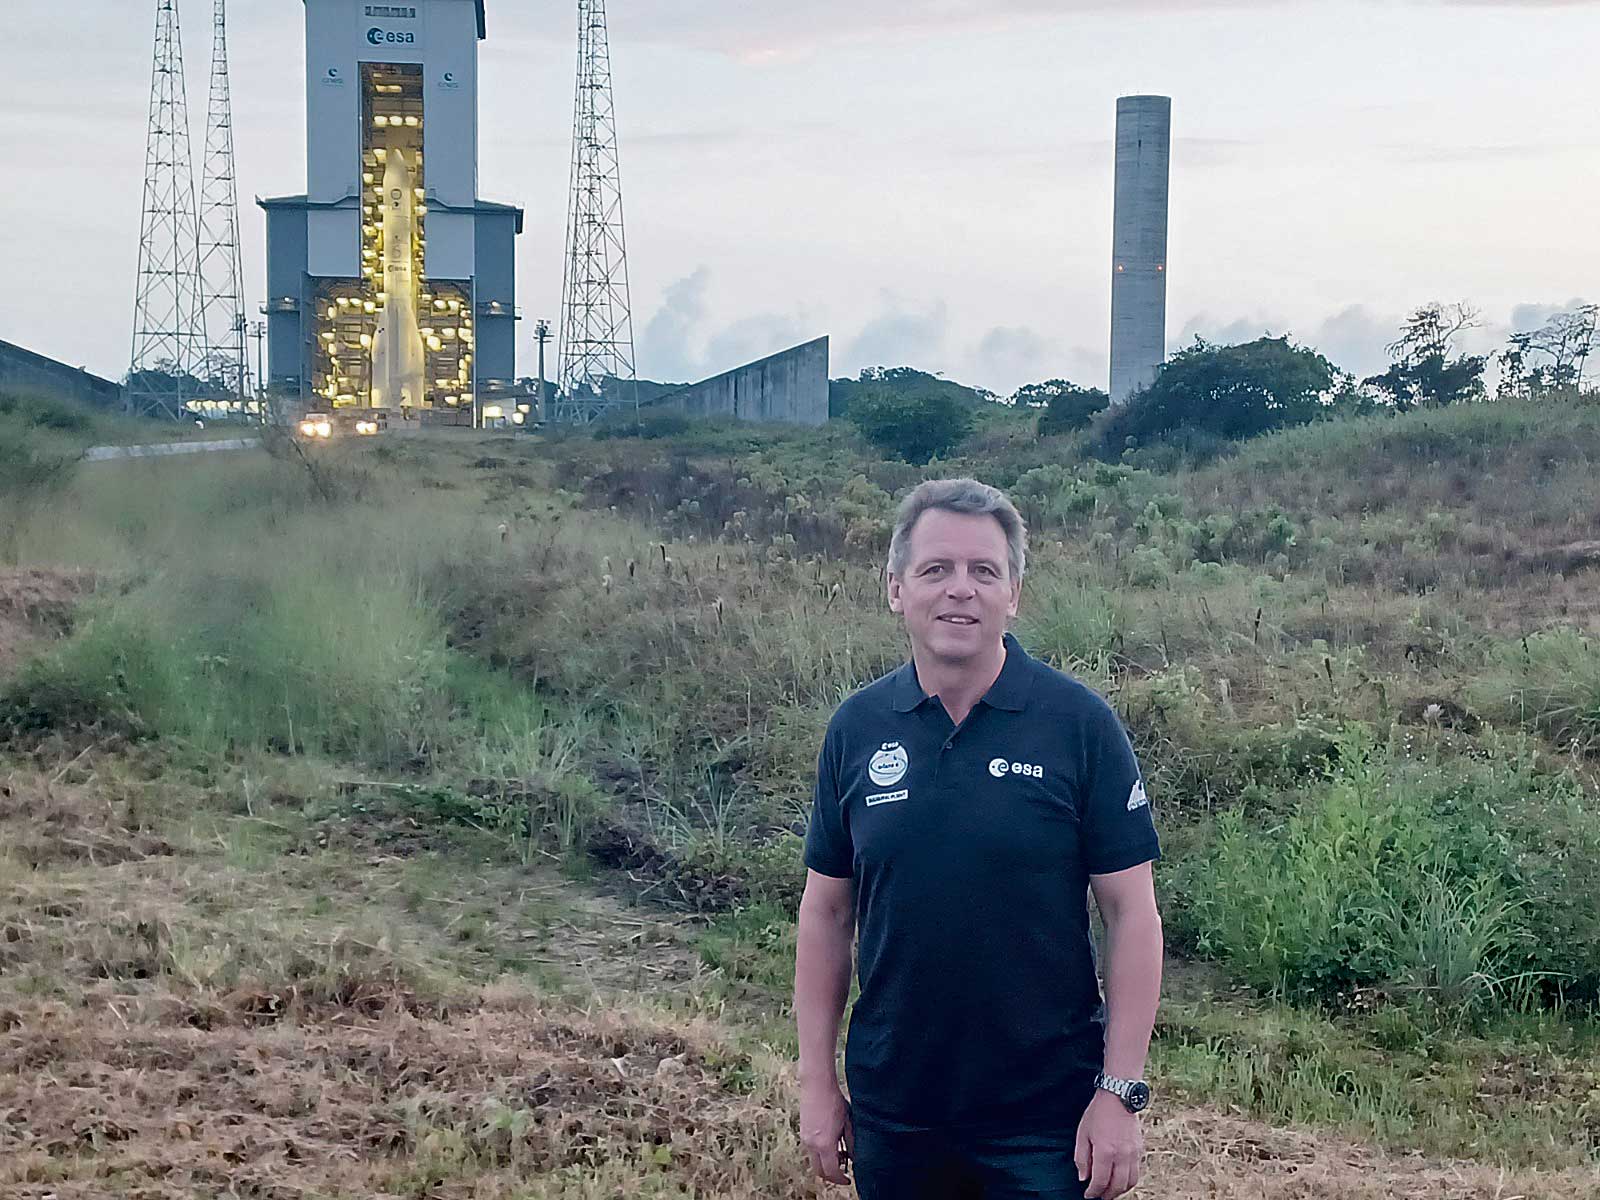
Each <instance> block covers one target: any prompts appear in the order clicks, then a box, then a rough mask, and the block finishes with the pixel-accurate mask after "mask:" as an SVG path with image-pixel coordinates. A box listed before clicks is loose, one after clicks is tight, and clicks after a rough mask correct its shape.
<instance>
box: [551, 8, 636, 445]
mask: <svg viewBox="0 0 1600 1200" xmlns="http://www.w3.org/2000/svg"><path fill="white" fill-rule="evenodd" d="M562 296H563V298H562V304H561V337H560V346H559V353H560V361H561V390H560V394H559V395H558V396H557V397H556V399H555V402H554V403H553V404H552V406H551V408H552V411H551V413H550V417H551V419H552V420H554V421H560V422H566V423H570V424H580V425H581V424H588V423H589V422H590V421H593V420H594V419H595V418H596V417H599V416H601V415H602V414H603V413H605V412H607V411H609V410H611V409H615V408H621V407H628V408H632V407H634V406H635V405H636V403H637V401H636V398H635V388H634V365H633V320H632V318H631V316H630V315H629V307H628V258H627V249H626V243H625V240H624V238H623V232H622V180H621V174H620V172H619V170H618V166H617V123H616V113H615V111H614V109H613V107H612V100H611V50H610V46H609V42H608V39H607V36H606V6H605V0H578V86H577V94H576V96H575V98H574V101H573V129H572V197H571V203H570V206H569V208H568V211H567V265H566V279H565V283H564V286H563V288H562Z"/></svg>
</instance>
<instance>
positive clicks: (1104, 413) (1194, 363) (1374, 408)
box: [829, 303, 1600, 463]
mask: <svg viewBox="0 0 1600 1200" xmlns="http://www.w3.org/2000/svg"><path fill="white" fill-rule="evenodd" d="M1597 315H1600V305H1595V304H1583V305H1579V306H1577V307H1576V308H1573V309H1571V310H1570V311H1567V312H1561V313H1557V314H1556V315H1554V316H1552V317H1551V318H1550V319H1549V320H1547V321H1546V322H1545V323H1544V324H1543V325H1542V326H1540V327H1539V328H1537V329H1532V330H1526V331H1523V332H1518V333H1514V334H1512V335H1511V337H1510V339H1509V341H1508V342H1507V344H1506V346H1505V348H1504V349H1502V350H1500V351H1498V352H1497V353H1494V354H1469V353H1466V352H1465V351H1464V350H1463V349H1462V348H1461V343H1462V341H1463V335H1464V334H1466V333H1467V332H1468V331H1469V330H1472V329H1475V328H1477V327H1479V325H1480V324H1481V321H1480V317H1479V313H1478V311H1477V310H1476V309H1474V308H1473V307H1471V306H1470V305H1468V304H1465V303H1456V304H1441V303H1434V304H1426V305H1423V306H1422V307H1420V308H1418V309H1416V310H1415V311H1414V312H1412V313H1411V314H1410V315H1409V316H1408V317H1407V318H1406V319H1405V321H1404V322H1403V324H1402V325H1401V328H1400V331H1399V333H1398V336H1397V337H1396V338H1395V340H1394V341H1393V342H1391V343H1389V345H1388V346H1387V347H1386V348H1385V349H1386V352H1387V354H1388V355H1389V358H1390V363H1389V365H1388V367H1387V368H1386V369H1385V370H1384V371H1382V372H1380V373H1378V374H1376V375H1370V376H1367V377H1365V378H1361V377H1358V376H1356V375H1354V374H1352V373H1350V372H1348V371H1344V370H1342V369H1341V368H1339V367H1338V366H1336V365H1335V364H1334V363H1332V362H1330V361H1329V360H1328V359H1327V358H1326V357H1324V356H1323V355H1322V354H1320V353H1318V352H1317V351H1316V350H1315V349H1313V348H1312V347H1310V346H1303V345H1298V344H1296V343H1295V342H1293V341H1292V340H1291V339H1290V338H1289V337H1287V336H1281V337H1261V338H1257V339H1256V340H1255V341H1253V342H1244V343H1240V344H1237V345H1216V344H1213V343H1211V342H1207V341H1206V340H1205V339H1203V338H1200V337H1196V338H1195V341H1194V344H1193V345H1191V346H1188V347H1186V348H1185V349H1183V350H1180V351H1178V352H1177V353H1176V354H1174V355H1172V357H1171V358H1169V359H1168V360H1167V362H1166V363H1165V364H1164V365H1163V366H1162V367H1161V369H1160V371H1159V372H1158V373H1157V375H1156V378H1155V380H1154V381H1153V382H1152V383H1151V384H1150V385H1149V386H1148V387H1146V388H1144V389H1143V390H1142V391H1140V392H1137V393H1135V394H1134V395H1133V396H1131V397H1130V398H1129V399H1128V401H1127V402H1126V403H1124V404H1119V405H1116V406H1115V407H1113V406H1112V405H1111V401H1110V397H1109V396H1108V395H1107V394H1106V393H1105V392H1104V391H1103V390H1101V389H1099V388H1091V387H1084V386H1081V385H1078V384H1074V383H1071V382H1069V381H1067V380H1064V379H1049V380H1045V381H1043V382H1040V383H1030V384H1027V385H1025V386H1023V387H1020V388H1018V389H1017V390H1016V391H1015V392H1013V393H1012V394H1011V395H1010V396H1009V397H1000V396H997V395H995V394H994V393H992V392H987V391H984V390H983V389H979V388H969V387H964V386H963V385H961V384H959V383H955V382H953V381H951V380H948V379H941V378H939V377H938V376H935V375H931V374H928V373H927V372H924V371H918V370H915V369H913V368H911V367H887V368H885V367H874V368H869V369H867V370H864V371H862V372H861V374H860V376H859V377H858V378H856V379H838V380H834V381H833V382H832V384H831V385H830V389H829V415H830V416H832V417H834V418H836V419H837V418H843V419H845V420H848V421H850V422H851V423H852V424H854V425H855V426H856V427H857V428H858V429H859V430H860V431H861V433H862V435H863V436H864V437H866V438H867V440H868V441H870V442H872V443H873V444H874V445H875V446H877V447H878V448H879V449H881V450H883V451H884V452H886V453H889V454H893V455H895V456H897V457H901V458H904V459H907V460H908V461H911V462H918V463H922V462H927V461H929V460H930V459H932V458H935V457H938V456H941V455H944V454H947V453H948V452H949V451H950V450H952V449H954V448H955V447H956V446H957V445H959V444H960V443H961V442H962V441H964V440H965V439H966V438H967V437H968V436H970V435H971V433H972V432H973V430H974V428H975V427H976V426H977V424H978V422H979V420H980V418H981V415H982V413H983V411H984V407H985V406H986V405H988V404H995V403H998V404H1003V405H1006V406H1008V407H1010V408H1012V409H1015V410H1019V411H1034V410H1036V411H1037V413H1038V423H1037V432H1038V435H1039V436H1040V437H1053V436H1060V435H1067V434H1071V435H1080V434H1081V435H1086V438H1087V446H1088V449H1089V450H1090V452H1091V453H1094V454H1096V455H1098V456H1100V457H1104V458H1117V457H1120V456H1121V455H1122V454H1123V453H1125V452H1127V451H1129V450H1138V449H1145V448H1148V447H1151V446H1165V447H1169V448H1172V449H1176V450H1178V451H1181V452H1183V453H1186V454H1188V455H1191V456H1193V457H1206V456H1209V455H1210V454H1214V453H1216V452H1217V451H1218V450H1220V449H1221V448H1222V447H1223V446H1225V445H1226V444H1228V443H1231V442H1235V441H1239V440H1241V439H1244V438H1249V437H1255V436H1258V435H1260V434H1263V433H1268V432H1271V431H1272V430H1275V429H1282V428H1285V427H1288V426H1291V425H1302V424H1306V423H1307V422H1310V421H1315V420H1323V419H1328V418H1333V417H1346V416H1361V415H1367V414H1372V413H1381V412H1409V411H1412V410H1415V409H1425V408H1443V407H1447V406H1449V405H1453V404H1468V403H1477V402H1483V401H1488V400H1502V399H1504V400H1511V399H1522V400H1538V399H1548V398H1560V397H1567V396H1576V395H1577V394H1578V393H1579V392H1580V391H1581V390H1582V389H1583V387H1584V385H1585V383H1586V381H1587V378H1588V376H1587V368H1588V363H1589V359H1590V356H1591V354H1592V353H1593V351H1594V348H1595V336H1596V318H1597ZM1491 364H1493V365H1494V366H1496V367H1497V368H1498V380H1497V384H1496V387H1495V389H1494V391H1493V392H1492V393H1491V391H1490V389H1489V386H1488V382H1487V375H1488V369H1489V367H1490V365H1491Z"/></svg>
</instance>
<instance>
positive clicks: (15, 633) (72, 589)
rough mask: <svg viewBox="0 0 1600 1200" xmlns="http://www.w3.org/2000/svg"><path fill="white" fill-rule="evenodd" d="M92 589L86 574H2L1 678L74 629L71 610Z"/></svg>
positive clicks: (18, 571)
mask: <svg viewBox="0 0 1600 1200" xmlns="http://www.w3.org/2000/svg"><path fill="white" fill-rule="evenodd" d="M91 586H93V577H92V576H90V575H89V574H88V573H87V572H73V571H46V570H38V569H33V568H20V569H16V568H14V569H7V570H0V678H3V677H4V676H5V675H6V674H7V673H8V672H9V671H11V670H13V669H15V667H16V666H17V664H18V663H19V662H21V660H22V658H23V656H24V655H25V654H28V653H32V652H33V651H34V650H35V649H37V648H38V647H39V646H42V645H46V644H48V642H49V641H50V639H52V638H57V637H61V636H63V635H64V634H65V633H66V632H67V631H68V630H69V629H70V628H71V623H72V607H73V605H74V604H75V603H76V601H77V599H78V597H79V596H81V595H82V594H83V593H84V592H86V591H87V590H88V589H89V588H90V587H91Z"/></svg>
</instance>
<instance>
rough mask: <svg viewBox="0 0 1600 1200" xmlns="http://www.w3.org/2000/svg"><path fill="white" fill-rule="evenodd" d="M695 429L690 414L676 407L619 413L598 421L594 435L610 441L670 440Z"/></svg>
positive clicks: (592, 434)
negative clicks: (632, 439)
mask: <svg viewBox="0 0 1600 1200" xmlns="http://www.w3.org/2000/svg"><path fill="white" fill-rule="evenodd" d="M694 427H695V421H694V419H693V418H692V417H690V416H689V415H688V414H687V413H681V412H679V411H678V410H677V409H673V408H656V407H651V408H641V409H639V410H638V412H629V413H622V414H617V415H615V416H611V417H608V418H606V419H604V420H601V421H597V422H595V424H594V426H593V427H592V428H591V430H590V433H591V436H593V437H595V438H597V439H599V440H601V441H604V440H606V439H607V438H629V437H636V438H645V439H647V440H649V439H655V438H670V437H681V436H682V435H684V434H686V433H688V432H689V431H690V430H691V429H693V428H694Z"/></svg>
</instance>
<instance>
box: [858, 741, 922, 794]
mask: <svg viewBox="0 0 1600 1200" xmlns="http://www.w3.org/2000/svg"><path fill="white" fill-rule="evenodd" d="M910 765H911V758H910V756H909V755H908V754H906V748H905V747H904V746H902V745H901V744H900V743H899V742H884V743H883V745H882V746H880V747H879V748H878V752H877V753H876V754H874V755H873V756H872V761H871V762H869V763H868V764H867V778H869V779H871V780H872V782H873V783H875V784H877V785H878V786H879V787H888V786H889V785H890V784H894V783H899V782H900V781H901V780H902V779H904V778H905V777H906V768H907V767H909V766H910Z"/></svg>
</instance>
